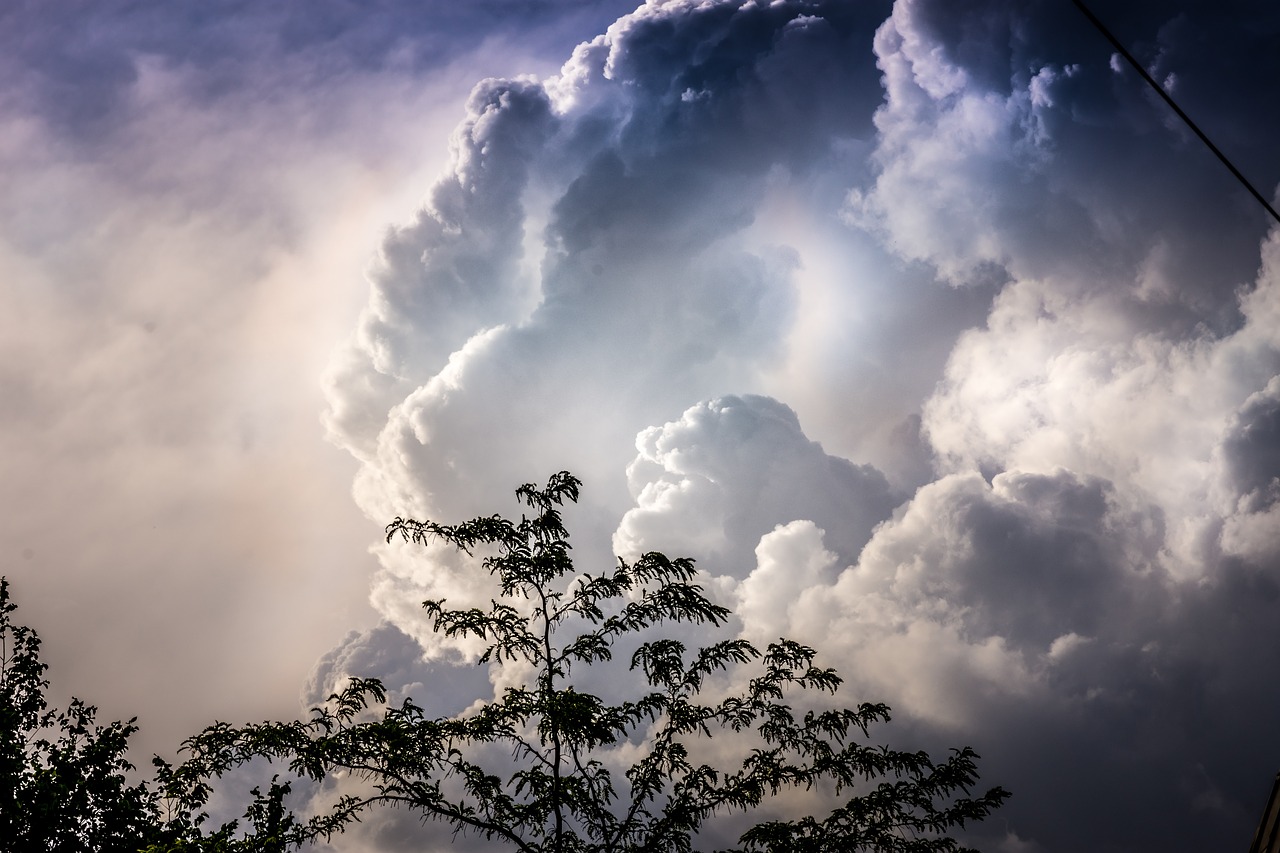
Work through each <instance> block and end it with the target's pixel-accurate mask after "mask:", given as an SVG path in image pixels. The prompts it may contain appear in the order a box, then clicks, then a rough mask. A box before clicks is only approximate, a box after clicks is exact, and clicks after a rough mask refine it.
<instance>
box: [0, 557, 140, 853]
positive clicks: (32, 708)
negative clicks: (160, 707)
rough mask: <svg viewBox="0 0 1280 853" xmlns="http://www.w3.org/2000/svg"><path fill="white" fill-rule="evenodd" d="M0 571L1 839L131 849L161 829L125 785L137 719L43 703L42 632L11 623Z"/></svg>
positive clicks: (78, 704) (34, 845)
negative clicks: (102, 721) (101, 721)
mask: <svg viewBox="0 0 1280 853" xmlns="http://www.w3.org/2000/svg"><path fill="white" fill-rule="evenodd" d="M16 609H17V605H16V604H13V603H12V602H11V601H10V600H9V581H8V579H6V578H0V839H4V844H5V845H6V847H5V849H7V850H32V851H36V850H48V851H59V853H62V852H63V851H66V853H73V852H74V851H115V850H129V851H135V850H137V849H138V847H139V839H142V840H143V843H146V841H147V840H150V839H155V838H158V837H159V832H160V823H159V819H158V810H157V799H156V797H155V795H154V794H152V793H151V792H150V791H149V790H148V789H147V786H146V785H145V783H140V784H130V783H129V781H128V779H127V778H126V774H127V773H129V772H130V771H132V770H133V765H131V764H130V763H129V762H128V760H127V759H126V758H125V754H126V752H127V751H128V748H129V738H130V737H131V736H132V735H133V733H134V732H135V731H137V728H138V727H137V725H136V718H135V719H131V720H129V721H128V722H123V723H122V722H113V723H110V724H108V725H106V726H102V725H98V724H97V722H96V716H97V709H96V708H95V707H94V706H92V705H87V704H85V703H84V702H82V701H81V700H79V699H72V700H71V702H70V704H69V705H68V707H67V709H66V710H60V711H53V710H49V707H48V702H47V700H46V699H45V691H46V690H48V688H49V681H48V680H47V679H46V678H45V672H46V671H47V670H48V665H47V664H45V663H43V662H41V660H40V637H39V636H38V635H37V634H36V632H35V631H33V630H32V629H30V628H28V627H26V626H23V625H15V624H13V622H12V620H11V618H10V614H12V613H13V612H14V610H16Z"/></svg>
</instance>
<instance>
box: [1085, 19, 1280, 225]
mask: <svg viewBox="0 0 1280 853" xmlns="http://www.w3.org/2000/svg"><path fill="white" fill-rule="evenodd" d="M1071 2H1073V3H1075V4H1076V8H1078V9H1079V10H1080V11H1081V12H1083V13H1084V15H1085V17H1086V18H1088V19H1089V21H1090V22H1091V23H1092V24H1093V25H1094V26H1095V27H1097V28H1098V31H1099V32H1101V33H1102V34H1103V35H1104V36H1106V37H1107V41H1109V42H1111V45H1112V47H1114V48H1115V49H1116V50H1117V51H1118V52H1119V53H1120V55H1121V56H1123V57H1124V58H1125V59H1127V60H1128V61H1129V64H1130V65H1132V66H1133V67H1134V69H1136V70H1137V72H1138V73H1139V74H1141V75H1142V79H1143V80H1146V81H1147V83H1149V84H1150V85H1151V88H1152V89H1155V90H1156V92H1157V94H1159V95H1160V97H1162V98H1164V101H1165V103H1167V104H1168V105H1169V106H1171V107H1173V111H1174V112H1175V113H1177V114H1178V117H1179V118H1181V119H1182V120H1183V121H1184V122H1186V123H1187V127H1189V128H1191V129H1192V130H1193V131H1195V134H1196V136H1198V137H1200V141H1201V142H1203V143H1204V144H1205V145H1207V146H1209V150H1210V151H1212V152H1213V153H1214V154H1216V155H1217V156H1218V159H1219V160H1221V161H1222V165H1224V166H1226V167H1227V168H1228V169H1230V170H1231V174H1233V175H1235V176H1236V180H1238V181H1240V183H1242V184H1244V186H1245V189H1247V190H1248V191H1249V192H1251V193H1253V197H1254V198H1256V199H1257V200H1258V203H1259V204H1261V205H1262V206H1263V207H1265V208H1266V209H1267V212H1268V213H1270V214H1271V216H1272V217H1274V218H1275V220H1276V222H1280V213H1276V209H1275V208H1274V207H1272V206H1271V203H1270V202H1268V201H1267V200H1266V199H1265V198H1263V197H1262V193H1260V192H1258V191H1257V190H1256V189H1254V186H1253V184H1251V183H1249V179H1248V178H1246V177H1245V176H1244V175H1242V174H1241V173H1240V170H1239V169H1237V168H1236V167H1235V166H1234V165H1232V163H1231V161H1230V160H1228V159H1227V155H1225V154H1223V153H1222V152H1221V151H1219V150H1218V146H1216V145H1214V144H1213V143H1212V142H1210V141H1209V137H1207V136H1205V135H1204V131H1203V130H1201V129H1200V128H1199V127H1197V126H1196V123H1195V122H1194V121H1192V120H1191V117H1190V116H1189V115H1187V114H1186V113H1184V112H1183V111H1182V108H1181V107H1179V106H1178V105H1177V104H1176V103H1174V100H1173V98H1171V97H1169V93H1168V92H1166V91H1165V90H1164V87H1163V86H1161V85H1160V84H1159V83H1157V82H1156V81H1155V80H1154V79H1153V78H1152V76H1151V75H1150V74H1148V73H1147V69H1145V68H1143V67H1142V65H1141V64H1140V63H1139V62H1138V60H1136V59H1134V58H1133V54H1131V53H1129V51H1127V50H1125V47H1124V45H1122V44H1121V43H1120V40H1119V39H1117V38H1116V37H1115V36H1113V35H1112V34H1111V31H1110V30H1108V29H1107V28H1106V26H1104V25H1103V23H1102V21H1099V20H1098V18H1097V16H1096V15H1094V14H1093V13H1092V12H1090V11H1089V7H1088V6H1086V5H1084V2H1083V0H1071Z"/></svg>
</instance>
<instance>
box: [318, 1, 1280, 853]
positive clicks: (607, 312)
mask: <svg viewBox="0 0 1280 853" xmlns="http://www.w3.org/2000/svg"><path fill="white" fill-rule="evenodd" d="M1201 18H1202V13H1200V12H1198V11H1197V10H1195V9H1186V10H1181V11H1178V12H1174V13H1171V12H1170V11H1169V10H1167V9H1165V8H1163V7H1157V6H1151V7H1150V8H1148V9H1145V10H1139V9H1136V8H1132V9H1129V10H1127V13H1126V15H1124V16H1123V18H1120V19H1118V20H1117V21H1116V25H1117V26H1118V27H1125V28H1127V30H1125V31H1127V32H1128V33H1129V34H1130V37H1131V38H1134V39H1136V40H1137V41H1136V45H1137V50H1138V52H1139V54H1140V55H1142V56H1144V57H1145V58H1146V60H1147V61H1148V62H1150V63H1152V67H1153V68H1154V69H1155V70H1156V71H1157V73H1158V76H1160V77H1161V78H1162V79H1163V80H1164V81H1165V85H1166V86H1168V87H1170V88H1171V89H1172V90H1173V91H1174V92H1175V94H1178V95H1185V96H1186V97H1187V98H1188V99H1189V100H1196V99H1198V101H1197V106H1200V107H1201V108H1202V109H1203V110H1204V111H1205V112H1206V113H1208V114H1207V115H1206V116H1205V118H1206V119H1207V120H1212V119H1214V118H1215V111H1214V110H1213V107H1214V103H1213V101H1212V100H1211V99H1210V98H1208V97H1206V94H1207V93H1209V92H1211V91H1212V90H1213V83H1212V80H1213V79H1215V78H1218V77H1222V76H1226V75H1229V74H1236V75H1240V74H1242V73H1243V72H1242V71H1240V70H1239V69H1236V68H1232V67H1223V66H1221V65H1214V64H1212V61H1211V60H1209V59H1206V58H1205V57H1204V55H1203V53H1202V52H1201V51H1197V50H1195V49H1193V48H1192V47H1191V46H1190V45H1189V41H1190V40H1192V39H1193V38H1195V36H1194V34H1195V33H1197V32H1201V30H1200V29H1199V27H1200V26H1201V25H1202V20H1201ZM1223 26H1224V25H1223V24H1222V22H1221V20H1220V19H1218V20H1217V22H1216V23H1215V24H1214V27H1215V28H1216V29H1215V32H1216V33H1217V34H1218V35H1220V36H1221V37H1223V38H1226V37H1228V36H1229V35H1231V34H1230V33H1228V32H1226V31H1225V30H1224V29H1223ZM1270 35H1271V37H1272V38H1274V37H1275V35H1276V33H1275V32H1274V31H1272V32H1271V33H1270ZM1249 38H1252V39H1255V40H1256V39H1257V38H1259V36H1257V34H1256V33H1255V34H1254V35H1253V36H1250V37H1249ZM1261 61H1262V62H1263V63H1266V62H1270V61H1272V60H1270V59H1263V60H1261ZM1234 103H1236V102H1235V101H1231V102H1229V103H1226V104H1224V105H1223V106H1224V109H1223V111H1222V114H1223V115H1224V116H1226V117H1227V118H1226V120H1224V121H1223V123H1222V125H1221V126H1222V127H1223V128H1224V130H1226V131H1227V132H1228V133H1229V134H1231V141H1232V142H1233V143H1234V150H1235V151H1237V152H1238V153H1239V155H1240V156H1241V158H1242V161H1244V162H1249V163H1251V164H1254V165H1258V164H1259V163H1260V157H1259V154H1258V149H1256V148H1254V147H1251V146H1256V145H1258V144H1259V141H1258V140H1260V139H1266V138H1268V135H1267V134H1268V132H1274V131H1276V130H1277V129H1278V128H1276V127H1275V124H1276V121H1275V117H1274V115H1273V113H1274V111H1270V113H1268V114H1267V115H1266V116H1261V117H1255V119H1254V120H1255V121H1256V122H1257V124H1256V125H1245V124H1244V121H1245V119H1244V118H1242V117H1241V116H1240V115H1238V114H1235V113H1234V112H1229V111H1227V110H1226V109H1225V107H1227V106H1231V105H1232V104H1234ZM1165 109H1166V108H1165V107H1163V106H1162V105H1161V104H1160V103H1159V102H1157V101H1156V100H1155V99H1154V98H1152V97H1150V96H1149V94H1148V93H1147V92H1145V91H1144V90H1143V89H1142V84H1141V81H1140V80H1139V79H1138V78H1137V76H1136V75H1135V74H1133V73H1132V72H1131V71H1130V70H1129V69H1127V68H1126V67H1125V66H1124V65H1123V64H1121V63H1120V62H1119V61H1118V59H1117V58H1115V57H1112V56H1111V54H1110V53H1109V51H1108V50H1107V48H1106V46H1105V42H1103V41H1101V39H1100V37H1099V36H1098V35H1097V34H1096V33H1095V32H1093V31H1092V30H1091V29H1090V28H1089V26H1088V24H1087V22H1085V21H1084V20H1083V19H1082V18H1079V17H1078V15H1077V13H1076V12H1075V10H1073V9H1071V8H1069V7H1068V6H1066V5H1063V7H1062V8H1057V7H1056V6H1053V5H1052V4H1047V3H1045V4H1033V5H1031V6H1025V5H1023V6H1018V7H1013V6H1006V5H1005V4H998V3H989V4H988V3H971V4H964V5H963V7H957V6H955V5H954V4H942V3H929V2H919V0H900V2H897V3H895V4H893V5H892V6H889V5H888V4H874V3H865V4H851V3H846V2H787V3H773V4H763V3H753V2H719V3H693V2H665V3H651V4H648V5H645V6H643V7H641V8H640V9H638V10H637V11H635V12H634V13H632V14H630V15H627V16H625V17H623V18H621V19H620V20H618V21H617V22H616V23H615V24H613V25H612V26H611V27H610V28H609V29H608V31H607V32H606V33H605V34H604V35H602V36H599V37H597V38H595V39H593V40H591V41H589V42H585V43H583V44H582V45H580V46H579V47H578V48H577V50H576V51H574V53H573V55H572V57H571V58H570V59H569V60H568V62H567V63H566V64H565V65H564V67H563V68H562V69H561V71H560V73H559V74H558V75H556V76H553V77H551V78H548V79H546V80H544V81H541V82H536V81H532V80H527V79H521V80H489V81H486V82H484V83H481V84H480V85H479V86H478V87H477V88H476V89H475V91H474V93H473V95H472V100H471V102H470V104H469V106H468V115H467V118H466V120H465V121H464V122H463V123H462V125H460V127H459V128H458V130H457V131H456V132H455V134H454V141H453V161H452V166H451V168H450V169H449V170H448V171H447V172H446V174H445V175H444V177H443V178H442V179H441V180H440V181H439V182H438V183H437V184H436V186H435V188H434V189H433V190H432V192H431V194H430V196H429V198H428V201H427V204H426V206H425V207H424V208H423V209H422V211H421V212H420V213H419V214H418V216H417V217H416V219H415V220H414V222H412V223H411V224H409V225H407V226H404V227H403V228H400V229H398V230H397V231H396V232H395V233H394V234H392V235H391V236H390V237H389V238H388V240H387V242H386V244H385V246H384V250H383V254H382V260H381V261H380V262H379V264H378V265H377V268H376V269H375V271H374V273H373V279H372V283H373V289H372V297H371V301H370V303H369V306H368V308H367V309H366V311H365V314H364V317H363V319H362V321H361V323H360V325H359V328H358V329H357V331H356V333H355V335H354V336H353V338H352V341H351V343H350V344H349V346H348V347H347V348H346V349H345V350H344V352H343V354H342V355H341V356H340V358H339V361H338V362H337V364H336V367H335V369H334V370H333V372H332V374H331V377H332V378H331V381H330V385H329V395H330V400H331V415H330V418H329V424H330V429H331V432H332V435H333V437H334V438H335V439H336V440H337V441H338V442H339V443H341V444H342V445H343V446H346V447H348V448H349V449H350V450H351V451H352V452H353V453H354V454H356V456H357V457H358V458H359V459H360V460H361V461H362V467H361V473H360V475H359V477H358V480H357V490H356V495H357V500H358V501H359V502H360V505H361V506H362V507H364V509H365V511H366V512H367V513H369V514H370V515H371V516H372V517H375V518H389V517H391V516H393V515H396V514H404V513H411V514H417V515H427V516H432V517H449V518H453V517H461V516H464V515H467V514H470V513H474V512H484V511H489V510H491V509H493V500H494V496H495V495H501V494H502V493H503V492H504V491H505V490H509V488H510V486H511V485H512V484H514V483H515V482H518V481H522V480H526V479H538V478H540V477H541V476H543V475H545V473H547V472H549V471H551V470H557V469H560V468H570V469H572V470H574V471H575V472H578V473H580V474H582V475H583V476H584V477H585V479H586V481H587V497H588V504H587V506H586V507H585V508H584V509H583V510H580V511H579V513H578V514H579V516H580V518H579V519H577V520H578V538H579V539H580V540H582V543H581V544H582V545H584V546H585V549H584V553H585V554H587V555H589V556H590V558H591V559H605V560H607V559H608V554H607V552H606V551H605V550H604V548H603V546H602V543H603V542H604V541H605V540H606V539H609V538H611V541H612V544H613V548H614V550H615V551H616V552H617V553H620V554H623V555H628V554H630V555H634V554H636V553H639V552H642V551H644V550H648V549H660V550H666V551H668V552H673V553H687V554H690V555H692V556H695V557H699V558H700V559H701V565H702V567H703V568H704V569H706V570H707V571H708V572H709V573H710V575H711V580H710V581H709V582H710V583H711V584H712V586H713V588H714V589H716V590H718V594H720V595H721V596H722V597H723V598H724V599H725V600H726V601H727V602H728V603H731V604H732V605H734V607H735V609H736V611H737V613H738V614H739V617H740V623H739V629H740V630H741V631H742V632H743V634H744V635H746V636H749V637H753V638H757V639H761V640H766V641H767V640H768V639H770V638H772V637H776V636H777V635H779V634H786V635H790V636H796V637H797V638H799V639H802V640H806V641H810V642H813V643H814V644H816V645H818V646H819V647H820V648H822V649H824V650H825V651H826V652H827V653H828V654H829V655H830V656H831V659H833V660H838V661H841V662H842V667H841V668H842V671H843V672H844V673H845V674H846V675H847V676H848V678H849V680H850V685H851V687H852V689H853V690H854V691H855V692H856V693H857V694H858V695H859V697H868V698H876V699H884V700H886V701H888V702H889V703H890V704H891V705H893V706H894V708H895V709H896V710H897V712H898V715H899V717H898V721H899V725H900V726H901V727H902V730H903V731H904V732H910V733H914V735H915V736H918V737H920V738H922V739H924V740H925V741H926V742H932V743H945V742H948V741H955V740H956V739H957V738H958V739H960V740H961V741H965V742H972V743H974V744H976V745H977V746H978V748H979V750H980V751H981V752H983V753H984V754H986V755H987V756H988V758H989V763H988V765H987V766H988V768H989V778H992V779H995V780H998V781H999V782H1001V783H1002V784H1006V785H1008V786H1009V787H1011V788H1012V789H1013V790H1014V791H1015V792H1016V796H1015V799H1014V800H1013V801H1012V803H1011V804H1010V806H1008V808H1007V810H1006V812H1005V815H1006V818H1007V824H1005V825H1001V826H1000V827H998V828H988V829H987V830H986V832H988V833H989V835H988V837H987V838H986V843H987V844H988V845H989V846H991V847H992V848H993V849H995V848H998V849H1005V850H1011V851H1012V850H1020V851H1021V850H1046V851H1075V850H1125V849H1138V848H1146V847H1151V846H1159V847H1161V848H1162V849H1180V850H1183V849H1184V850H1193V849H1203V848H1204V847H1206V846H1212V845H1215V844H1241V845H1243V844H1245V843H1247V837H1246V836H1247V834H1248V831H1249V829H1250V822H1251V820H1252V819H1253V817H1254V816H1255V811H1256V809H1257V807H1258V805H1259V799H1260V797H1261V795H1262V794H1263V793H1265V787H1266V784H1267V780H1268V778H1269V776H1270V773H1271V772H1272V771H1273V770H1274V767H1273V766H1272V765H1273V762H1274V756H1275V751H1276V747H1277V744H1278V741H1277V736H1276V735H1275V734H1274V732H1273V731H1271V730H1270V729H1271V728H1272V727H1271V726H1269V724H1268V720H1269V719H1271V718H1272V717H1273V716H1274V714H1275V711H1276V710H1277V707H1280V689H1277V688H1276V687H1274V686H1272V682H1273V680H1271V679H1268V678H1265V677H1262V678H1259V677H1258V673H1265V672H1272V671H1275V668H1276V667H1277V666H1280V659H1277V651H1276V650H1277V648H1280V645H1278V644H1277V639H1280V637H1278V636H1277V631H1278V630H1280V629H1277V627H1276V625H1277V624H1280V623H1277V620H1276V618H1275V617H1276V616H1277V607H1278V606H1280V587H1278V586H1277V575H1276V572H1277V570H1280V562H1278V558H1280V554H1278V553H1277V536H1276V533H1275V531H1276V530H1277V529H1280V526H1278V525H1277V523H1276V522H1277V521H1278V520H1280V517H1278V516H1277V515H1276V510H1275V506H1276V502H1277V499H1278V496H1277V492H1276V483H1277V482H1278V481H1277V479H1276V476H1277V471H1276V465H1275V459H1274V456H1275V445H1276V430H1275V420H1276V416H1275V413H1276V411H1277V408H1278V407H1280V404H1278V403H1277V396H1278V394H1277V390H1276V382H1277V381H1280V380H1277V379H1276V378H1275V376H1276V372H1277V367H1278V366H1280V346H1278V344H1280V341H1278V340H1277V334H1280V322H1278V321H1280V317H1278V316H1277V310H1278V306H1280V266H1278V264H1280V242H1278V240H1280V238H1277V237H1276V236H1275V235H1274V232H1273V233H1272V234H1271V235H1268V233H1267V232H1266V230H1265V229H1266V220H1265V215H1264V214H1262V213H1261V212H1260V209H1259V208H1257V207H1256V206H1255V205H1253V203H1252V201H1251V200H1249V199H1248V198H1247V197H1245V196H1244V195H1243V194H1242V192H1241V190H1240V189H1239V188H1238V187H1237V186H1235V185H1234V184H1233V183H1232V181H1231V180H1230V179H1229V178H1228V177H1224V175H1225V172H1224V171H1223V170H1221V168H1220V166H1219V165H1218V164H1217V163H1215V162H1214V161H1213V160H1212V158H1211V157H1209V156H1207V155H1206V152H1205V151H1203V150H1202V149H1201V147H1200V145H1199V143H1198V141H1196V140H1195V139H1194V138H1192V137H1190V135H1189V134H1188V133H1187V132H1186V131H1185V130H1184V129H1183V128H1181V127H1180V126H1178V124H1177V123H1176V122H1175V121H1173V120H1171V119H1170V118H1169V116H1168V115H1167V114H1166V112H1165ZM1264 112H1266V111H1264ZM1264 165H1265V164H1264ZM1268 168H1270V170H1271V172H1270V173H1268V171H1267V169H1268ZM1257 171H1259V172H1261V174H1260V175H1259V178H1261V179H1264V180H1266V179H1270V180H1271V181H1272V182H1273V183H1274V180H1275V178H1276V174H1275V170H1274V165H1273V164H1272V165H1270V166H1266V167H1264V168H1262V169H1259V170H1257ZM806 430H808V433H806ZM815 439H816V440H815ZM818 441H821V442H822V443H821V444H819V443H818ZM610 534H612V535H611V536H610ZM380 559H381V560H382V564H383V568H382V570H381V571H380V573H379V575H378V577H377V578H376V579H375V583H374V592H373V600H374V602H375V604H376V606H378V607H379V609H380V610H381V612H382V613H383V614H384V615H385V617H386V618H387V619H389V620H390V621H391V622H392V623H394V624H397V625H399V626H400V627H401V628H402V629H403V630H405V631H407V632H408V633H409V634H410V635H412V636H414V637H416V638H417V639H418V641H420V642H421V643H423V645H424V646H425V648H426V649H427V651H428V657H434V658H440V659H443V658H446V657H449V656H450V653H449V652H448V651H447V650H445V649H444V648H442V647H441V646H440V645H439V643H440V641H439V640H438V639H436V638H434V637H433V636H431V635H430V632H429V631H428V630H427V628H426V626H425V625H423V624H422V623H421V620H420V617H419V616H418V615H417V611H416V605H417V602H418V601H419V600H420V599H422V598H425V597H427V595H435V594H441V593H443V594H448V595H452V596H455V597H457V596H462V597H465V596H467V595H471V594H479V593H480V591H479V590H475V589H472V586H473V585H474V584H475V583H477V580H476V576H475V574H474V572H472V571H470V570H469V569H468V568H467V566H466V565H463V564H459V563H458V562H457V561H456V559H454V558H451V557H449V556H448V555H445V554H435V553H431V552H428V553H426V554H423V553H416V552H408V551H406V549H404V548H400V547H392V548H387V549H383V550H381V551H380ZM378 642H380V640H379V639H378V638H377V637H374V636H365V637H360V638H354V639H353V640H352V643H353V644H354V646H355V647H361V646H362V645H376V644H377V643H378ZM424 666H425V664H424ZM326 671H327V672H328V673H329V676H330V677H335V676H336V674H338V673H340V671H344V670H342V668H341V667H329V668H328V669H327V670H326ZM438 677H441V678H446V677H447V676H446V675H445V670H441V671H440V674H439V676H438ZM441 683H444V682H441ZM1155 815H1158V816H1159V817H1158V819H1154V818H1153V816H1155ZM992 833H993V834H992Z"/></svg>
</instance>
